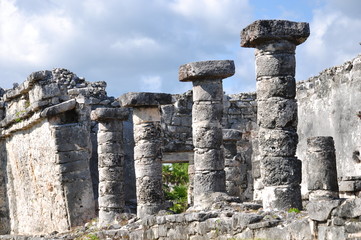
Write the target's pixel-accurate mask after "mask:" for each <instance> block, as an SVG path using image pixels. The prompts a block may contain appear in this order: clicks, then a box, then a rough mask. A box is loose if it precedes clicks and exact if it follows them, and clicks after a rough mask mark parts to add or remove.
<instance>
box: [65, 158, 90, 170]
mask: <svg viewBox="0 0 361 240" xmlns="http://www.w3.org/2000/svg"><path fill="white" fill-rule="evenodd" d="M83 156H86V158H82V159H73V161H71V162H67V163H63V164H60V172H61V173H69V172H75V171H82V170H84V169H87V168H88V167H89V157H90V155H89V154H88V155H83Z"/></svg>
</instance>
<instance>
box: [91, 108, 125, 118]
mask: <svg viewBox="0 0 361 240" xmlns="http://www.w3.org/2000/svg"><path fill="white" fill-rule="evenodd" d="M90 117H91V120H95V121H107V120H115V119H116V120H121V121H125V120H127V119H128V117H129V110H128V109H127V108H97V109H95V110H93V111H92V112H91V115H90Z"/></svg>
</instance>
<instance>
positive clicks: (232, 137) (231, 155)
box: [223, 129, 246, 197]
mask: <svg viewBox="0 0 361 240" xmlns="http://www.w3.org/2000/svg"><path fill="white" fill-rule="evenodd" d="M241 138H242V132H240V131H238V130H235V129H223V147H224V161H225V163H224V164H225V167H224V171H225V173H226V192H227V193H228V195H230V196H235V197H240V195H241V189H242V180H243V179H244V178H245V177H246V176H245V172H244V171H243V173H242V171H241V170H242V169H241V167H242V163H241V159H240V156H239V155H238V153H237V141H238V140H241ZM243 167H244V166H243Z"/></svg>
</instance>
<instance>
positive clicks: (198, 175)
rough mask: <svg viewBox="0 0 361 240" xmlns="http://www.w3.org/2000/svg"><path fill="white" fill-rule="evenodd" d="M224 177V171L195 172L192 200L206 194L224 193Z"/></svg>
mask: <svg viewBox="0 0 361 240" xmlns="http://www.w3.org/2000/svg"><path fill="white" fill-rule="evenodd" d="M225 177H226V176H225V172H224V171H202V172H200V171H196V172H195V174H194V189H193V195H194V198H196V197H197V196H198V195H201V194H203V193H206V192H224V191H225V189H226V186H225Z"/></svg>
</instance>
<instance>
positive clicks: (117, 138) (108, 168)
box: [91, 108, 129, 226]
mask: <svg viewBox="0 0 361 240" xmlns="http://www.w3.org/2000/svg"><path fill="white" fill-rule="evenodd" d="M128 116H129V112H128V109H122V108H98V109H96V110H93V111H92V113H91V119H92V120H94V121H98V122H99V126H98V135H97V138H98V141H97V142H98V171H99V189H98V192H99V198H98V202H99V204H98V205H99V214H98V215H99V225H100V226H107V225H108V224H110V223H112V222H114V220H116V219H117V216H118V215H119V214H120V213H123V212H124V210H125V196H124V195H125V194H124V151H123V123H122V121H124V120H127V118H128Z"/></svg>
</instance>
